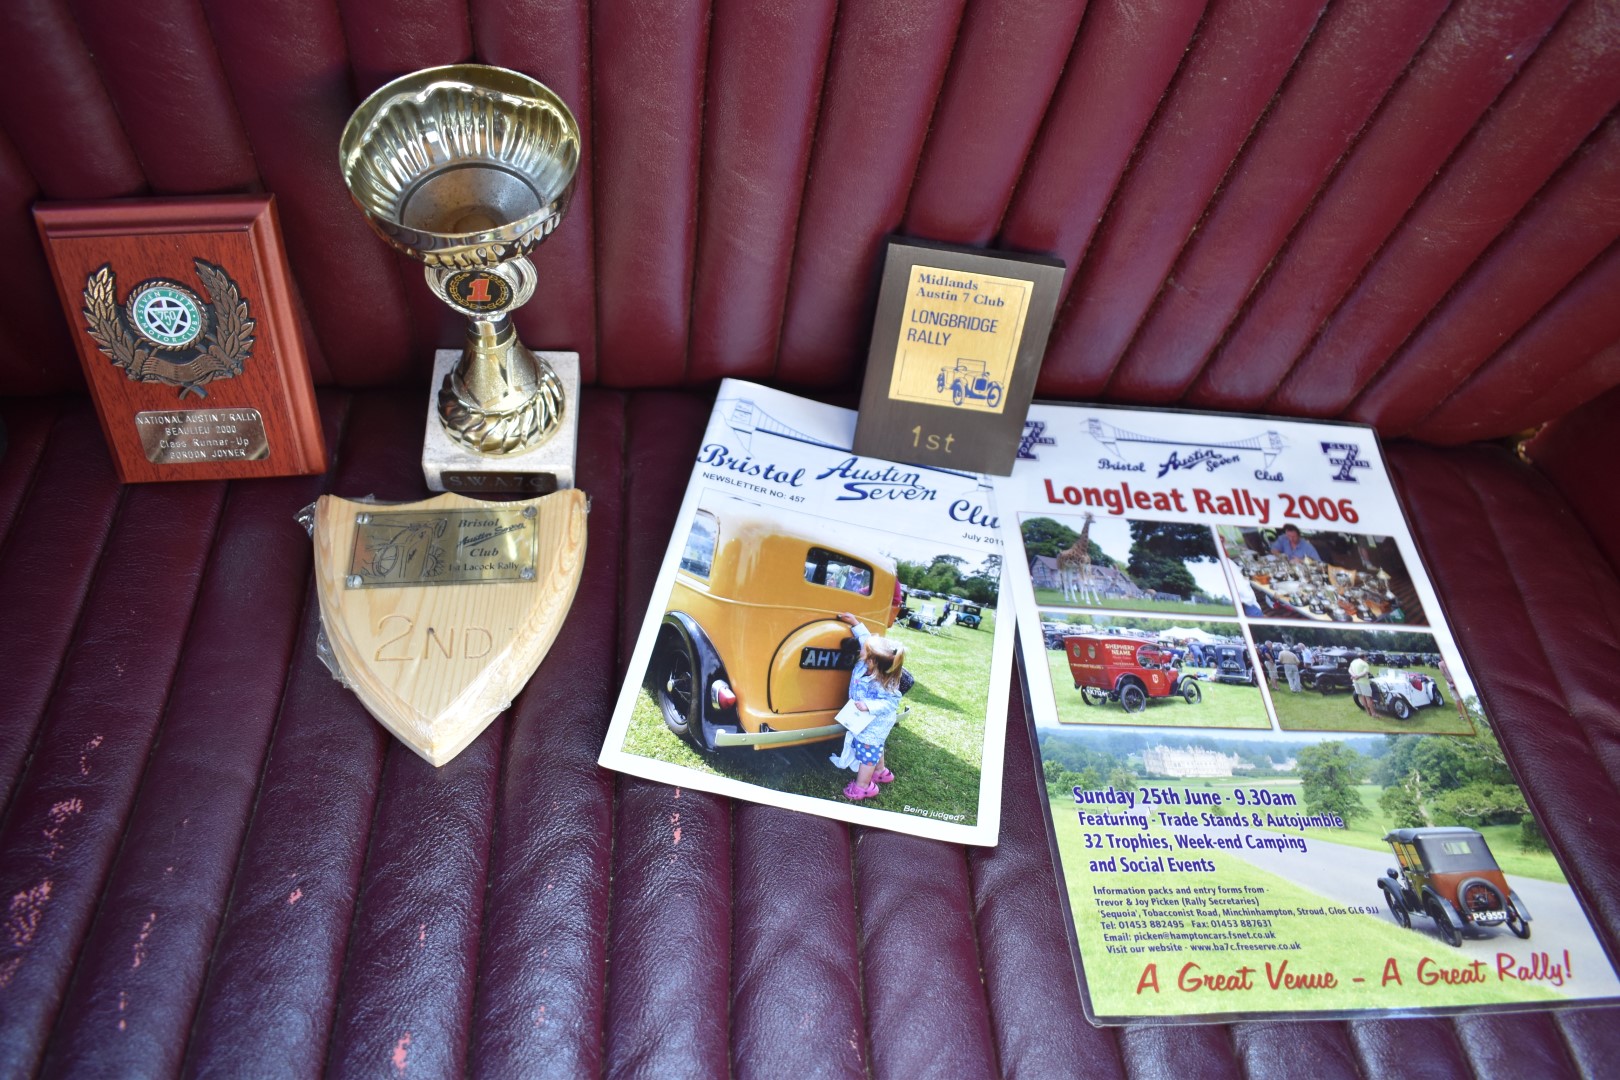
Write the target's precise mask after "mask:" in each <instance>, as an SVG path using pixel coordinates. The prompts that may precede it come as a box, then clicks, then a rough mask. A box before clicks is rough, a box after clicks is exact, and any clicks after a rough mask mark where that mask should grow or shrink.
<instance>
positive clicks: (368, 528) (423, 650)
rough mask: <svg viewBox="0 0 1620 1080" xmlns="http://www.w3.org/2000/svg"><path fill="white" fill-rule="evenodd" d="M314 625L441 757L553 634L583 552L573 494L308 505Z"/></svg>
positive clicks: (493, 711) (507, 692) (397, 726)
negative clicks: (317, 610) (316, 607)
mask: <svg viewBox="0 0 1620 1080" xmlns="http://www.w3.org/2000/svg"><path fill="white" fill-rule="evenodd" d="M314 536H315V581H316V589H317V592H318V593H319V595H320V602H321V623H322V626H323V627H324V629H325V631H326V638H327V642H328V643H329V645H330V646H331V650H332V654H333V658H334V659H335V661H336V663H337V666H338V669H339V672H340V674H341V677H342V678H343V679H344V680H345V681H346V682H347V683H348V685H349V687H350V689H352V690H353V691H354V692H355V694H356V695H358V696H359V698H360V700H361V702H363V703H364V704H365V706H366V709H367V710H368V711H370V713H371V715H372V716H375V717H376V718H377V719H378V721H380V722H381V723H382V725H383V726H384V727H386V728H387V729H388V730H389V731H391V732H393V733H394V734H395V735H396V736H398V738H399V740H400V741H401V742H403V743H404V744H405V745H406V746H409V747H410V748H411V749H412V750H415V751H416V752H417V753H418V754H420V755H422V756H423V757H424V758H426V759H427V760H428V761H430V762H432V763H433V764H434V765H443V764H444V763H445V762H447V761H449V760H450V759H451V758H453V757H455V756H456V755H457V754H459V753H460V752H461V751H462V750H463V749H464V748H465V747H466V746H467V744H468V743H470V742H472V740H473V739H474V738H475V737H476V736H477V735H478V733H479V732H481V731H483V730H484V728H486V727H488V726H489V723H490V721H491V720H494V719H495V717H496V716H497V715H499V714H500V712H501V711H502V710H503V709H505V708H506V707H507V706H508V705H509V704H511V701H512V699H513V697H515V696H516V695H517V692H518V691H519V690H521V689H522V688H523V685H524V683H526V682H528V681H529V676H531V675H533V674H534V670H535V668H537V667H539V666H540V661H541V660H542V659H544V658H545V655H546V652H547V651H548V650H549V649H550V648H551V643H552V642H553V641H555V640H556V637H557V632H558V630H560V629H561V628H562V623H563V619H564V617H565V616H567V614H568V608H569V605H571V604H572V603H573V601H574V591H575V590H576V589H577V588H578V587H579V575H580V571H581V570H582V568H583V566H584V560H585V495H584V493H583V492H581V491H578V490H569V491H559V492H557V493H556V494H554V495H547V496H545V497H543V498H539V499H528V500H525V501H522V502H499V503H495V502H483V501H480V500H478V499H469V498H466V497H465V496H462V495H454V494H446V495H440V496H438V497H436V498H432V499H428V500H426V501H424V502H417V503H406V504H402V505H391V506H390V505H377V504H369V503H358V502H351V501H349V500H348V499H339V498H336V497H334V496H330V495H327V496H323V497H322V498H321V499H320V501H319V502H318V503H316V506H315V530H314Z"/></svg>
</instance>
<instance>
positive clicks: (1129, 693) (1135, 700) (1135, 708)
mask: <svg viewBox="0 0 1620 1080" xmlns="http://www.w3.org/2000/svg"><path fill="white" fill-rule="evenodd" d="M1119 703H1120V704H1121V705H1122V706H1124V708H1125V711H1126V712H1141V711H1142V710H1143V709H1145V708H1147V693H1146V692H1145V691H1143V689H1142V688H1141V687H1140V686H1135V685H1132V686H1127V687H1125V688H1124V689H1123V690H1121V691H1120V692H1119Z"/></svg>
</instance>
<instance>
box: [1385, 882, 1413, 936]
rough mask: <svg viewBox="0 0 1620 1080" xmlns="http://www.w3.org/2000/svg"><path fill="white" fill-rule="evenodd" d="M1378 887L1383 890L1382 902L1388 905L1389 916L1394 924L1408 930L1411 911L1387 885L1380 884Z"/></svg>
mask: <svg viewBox="0 0 1620 1080" xmlns="http://www.w3.org/2000/svg"><path fill="white" fill-rule="evenodd" d="M1379 888H1381V889H1383V890H1384V903H1386V904H1388V905H1389V917H1390V918H1392V919H1394V920H1395V925H1396V926H1399V927H1401V928H1402V929H1406V930H1410V929H1411V928H1412V913H1411V912H1410V911H1407V910H1406V905H1405V904H1404V903H1402V902H1401V898H1400V897H1399V896H1397V895H1395V890H1394V889H1392V888H1390V887H1389V886H1388V885H1380V886H1379Z"/></svg>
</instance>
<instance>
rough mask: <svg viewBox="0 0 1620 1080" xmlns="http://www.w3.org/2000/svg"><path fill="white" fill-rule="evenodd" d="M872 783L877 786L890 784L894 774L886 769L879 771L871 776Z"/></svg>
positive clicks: (892, 781)
mask: <svg viewBox="0 0 1620 1080" xmlns="http://www.w3.org/2000/svg"><path fill="white" fill-rule="evenodd" d="M872 781H873V783H877V784H892V783H894V773H892V772H890V771H889V770H888V769H879V770H878V771H877V772H875V773H873V774H872Z"/></svg>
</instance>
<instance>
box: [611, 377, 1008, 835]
mask: <svg viewBox="0 0 1620 1080" xmlns="http://www.w3.org/2000/svg"><path fill="white" fill-rule="evenodd" d="M854 431H855V413H854V412H852V411H850V410H847V409H839V408H835V407H832V406H828V405H822V404H818V403H815V402H811V401H805V400H803V399H801V398H797V397H793V396H791V395H788V394H783V393H780V392H778V391H774V390H769V389H766V388H765V387H761V386H756V385H753V384H750V383H745V382H738V381H735V380H727V381H726V382H724V383H722V384H721V387H720V390H719V395H718V399H717V400H716V402H715V407H714V412H713V414H712V415H711V416H710V418H709V425H708V428H707V430H706V431H705V433H704V437H703V443H702V447H701V449H700V450H699V451H698V456H697V462H696V465H695V467H694V469H693V472H692V479H691V482H690V484H689V485H688V487H687V490H686V497H685V500H684V501H683V503H682V505H681V509H680V514H679V517H678V519H677V521H676V525H675V531H674V535H673V536H672V537H671V539H670V546H669V551H668V553H667V554H666V555H665V558H664V562H663V566H662V568H661V569H660V572H659V575H658V580H657V583H656V584H655V586H654V589H653V600H652V603H651V605H650V607H649V610H648V612H647V616H646V620H645V621H644V622H643V624H642V629H641V635H640V637H639V638H638V639H637V641H636V648H635V652H634V653H633V654H632V656H631V659H630V666H629V669H628V670H629V675H628V677H627V678H626V681H625V685H624V687H623V688H622V690H621V692H620V695H619V700H618V704H617V707H616V708H615V710H614V714H613V721H612V724H611V725H610V727H609V729H608V735H607V739H606V742H605V745H604V747H603V750H602V755H601V763H602V764H603V765H604V766H606V767H608V768H612V769H618V770H620V771H622V772H627V773H633V774H635V775H637V776H643V777H647V778H648V779H652V780H658V781H662V782H664V783H668V784H675V785H684V786H687V787H693V788H699V789H702V790H705V791H712V792H716V793H718V794H722V795H730V796H733V797H735V798H739V799H748V800H750V801H753V802H760V803H768V804H770V805H773V806H782V807H786V808H789V809H793V810H799V811H803V812H805V813H810V814H819V815H822V816H824V817H832V818H838V819H841V820H843V821H849V822H855V823H858V824H863V825H873V826H877V827H880V828H885V829H894V830H897V831H901V832H908V833H913V834H916V835H919V836H927V837H933V838H936V839H940V840H951V841H956V842H959V843H967V844H994V843H995V842H996V834H997V828H998V824H999V818H1000V802H1001V763H1002V758H1001V755H1002V750H1003V744H1004V741H1005V734H1006V722H1007V692H1008V686H1009V684H1010V681H1011V677H1012V667H1013V636H1014V635H1013V626H1012V619H1011V616H1010V615H1004V614H1003V610H1004V609H1002V608H1001V607H1000V605H999V598H1000V589H1001V563H1002V557H1001V538H1000V537H999V536H998V535H997V532H996V525H995V520H994V513H993V511H992V509H991V506H990V484H989V481H988V480H987V479H986V478H984V477H982V476H979V475H977V474H972V473H960V472H951V471H945V470H939V469H930V468H926V467H921V466H913V465H897V464H894V463H891V462H887V461H879V460H877V459H874V458H865V457H860V456H858V455H855V454H852V453H851V452H850V450H849V447H850V444H851V440H852V438H853V435H854Z"/></svg>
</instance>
